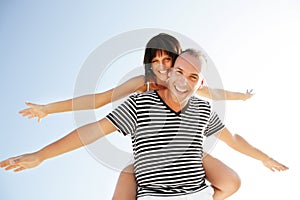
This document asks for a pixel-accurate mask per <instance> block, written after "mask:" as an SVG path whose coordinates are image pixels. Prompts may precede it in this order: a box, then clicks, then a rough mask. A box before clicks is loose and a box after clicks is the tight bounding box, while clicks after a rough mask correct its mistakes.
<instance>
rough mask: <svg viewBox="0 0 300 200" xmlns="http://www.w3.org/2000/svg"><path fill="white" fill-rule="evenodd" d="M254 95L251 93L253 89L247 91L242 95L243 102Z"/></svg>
mask: <svg viewBox="0 0 300 200" xmlns="http://www.w3.org/2000/svg"><path fill="white" fill-rule="evenodd" d="M254 94H255V93H254V92H253V89H249V90H248V89H247V91H246V93H244V96H243V100H244V101H245V100H247V99H250V98H251V97H252V96H253V95H254Z"/></svg>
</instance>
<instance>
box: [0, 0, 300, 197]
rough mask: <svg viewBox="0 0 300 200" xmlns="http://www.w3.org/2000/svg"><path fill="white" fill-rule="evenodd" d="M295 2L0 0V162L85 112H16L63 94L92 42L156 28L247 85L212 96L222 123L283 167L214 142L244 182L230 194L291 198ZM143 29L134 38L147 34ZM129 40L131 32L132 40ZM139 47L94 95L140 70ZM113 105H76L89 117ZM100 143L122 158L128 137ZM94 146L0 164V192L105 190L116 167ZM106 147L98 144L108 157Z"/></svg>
mask: <svg viewBox="0 0 300 200" xmlns="http://www.w3.org/2000/svg"><path fill="white" fill-rule="evenodd" d="M299 11H300V2H299V1H297V0H288V1H283V0H282V1H280V0H273V1H259V0H254V1H234V0H230V1H221V0H219V1H218V0H215V1H197V2H196V1H192V0H189V1H184V2H183V1H156V0H155V1H152V2H151V3H149V2H147V3H146V2H143V1H130V3H124V2H122V3H120V2H117V1H106V2H102V3H101V2H100V1H76V2H74V1H71V0H65V1H63V2H61V1H58V0H54V1H30V0H29V1H26V2H25V1H24V2H22V1H5V0H4V1H1V2H0V27H1V29H0V44H1V45H0V66H1V67H0V74H1V77H2V78H1V80H0V83H1V84H0V91H1V92H2V95H1V96H2V98H1V105H2V106H3V107H2V112H3V114H2V115H1V127H2V131H1V133H0V160H3V159H6V158H8V157H11V156H16V155H20V154H23V153H29V152H33V151H36V150H38V149H40V148H42V147H43V146H45V145H47V144H49V143H50V142H53V141H55V140H57V139H59V138H60V137H62V136H64V135H65V134H67V133H69V132H70V131H72V130H73V129H75V128H76V127H77V126H78V125H81V124H84V123H88V122H92V120H93V118H89V117H87V118H85V119H83V121H80V120H82V119H80V120H74V113H61V114H54V115H51V116H48V117H46V118H45V119H43V120H42V122H41V123H40V124H38V123H37V122H36V121H35V120H28V119H26V118H23V117H22V116H20V115H19V114H18V111H19V110H21V109H23V108H25V104H24V102H25V101H31V102H34V103H39V104H46V103H50V102H53V101H58V100H64V99H68V98H72V97H73V96H74V94H75V93H76V91H75V86H76V84H81V83H82V82H80V81H79V80H80V79H79V77H80V75H81V73H82V69H83V68H84V66H85V64H86V63H85V62H86V61H87V60H88V58H90V57H89V56H90V55H92V53H93V52H95V50H96V49H97V48H99V46H103V44H104V43H105V42H106V41H110V40H111V39H112V38H114V37H115V36H118V35H122V34H124V33H126V32H130V31H134V30H143V29H146V28H151V29H149V30H153V29H161V30H166V32H168V31H169V32H174V34H175V33H178V34H182V35H183V36H185V37H187V38H190V39H191V40H193V41H194V42H196V43H197V44H198V45H199V46H201V47H202V48H203V49H204V50H205V51H206V52H207V54H208V56H209V57H210V59H211V60H212V61H213V63H214V66H215V67H216V70H217V72H218V73H219V74H220V76H221V78H222V83H223V86H224V88H225V89H227V90H232V91H240V92H244V91H246V89H248V88H253V89H254V90H255V93H256V94H255V96H254V97H253V98H251V99H250V100H247V101H231V102H225V104H224V102H220V103H219V104H220V105H226V113H225V124H226V126H227V127H228V129H229V130H230V131H232V133H238V134H240V135H242V136H243V137H244V138H245V139H247V140H248V141H249V142H250V143H251V144H252V145H254V146H256V147H258V148H259V149H261V150H263V151H264V152H266V153H267V154H269V155H270V156H271V157H273V158H274V159H276V160H278V161H280V162H282V163H284V164H286V165H287V166H289V167H290V170H288V171H286V172H281V173H278V172H277V173H273V172H271V171H269V170H268V169H267V168H265V167H264V166H263V165H262V164H261V163H260V162H259V161H256V160H254V159H252V158H249V157H247V156H244V155H242V154H240V153H238V152H236V151H234V150H232V149H230V148H229V147H227V146H226V145H224V144H223V143H222V142H219V143H217V145H216V146H215V148H213V149H212V150H211V153H212V154H213V155H214V156H215V157H217V158H218V159H220V160H222V161H223V162H225V163H226V164H227V165H228V166H230V167H231V168H233V169H234V170H235V171H236V172H237V173H238V174H239V175H240V177H241V179H242V186H241V188H240V190H239V191H238V192H237V193H236V194H234V195H233V196H232V197H230V198H228V199H230V200H238V199H244V200H250V199H273V200H281V199H295V196H296V195H298V194H297V189H298V188H296V187H297V186H296V184H295V183H296V181H298V180H299V178H300V174H299V171H297V170H298V169H300V162H299V160H298V159H297V157H298V156H297V155H296V152H299V145H298V143H297V140H296V134H297V132H298V129H297V128H298V126H297V124H298V123H299V122H298V113H299V111H300V109H299V103H298V102H299V95H297V91H298V90H297V89H298V88H296V87H297V86H298V85H299V77H298V73H297V72H298V71H299V70H298V68H299V66H300V61H299V55H298V53H299V46H300V38H299V35H300V26H299V25H300V12H299ZM137 32H138V31H137ZM153 35H154V34H153ZM150 37H152V35H150V36H149V38H143V39H144V40H145V43H146V42H147V40H148V39H150ZM137 40H138V36H137V38H136V40H135V38H133V40H132V43H136V42H137ZM120 46H121V44H120ZM187 47H189V46H184V48H187ZM110 50H111V49H110ZM142 55H143V52H142V51H141V50H139V49H137V50H135V51H132V52H128V53H127V54H126V55H122V56H120V57H118V58H117V59H115V60H113V61H112V63H111V65H110V66H109V67H108V68H107V71H105V74H104V75H103V76H101V77H100V78H99V79H98V80H97V82H96V83H95V84H94V86H95V92H101V91H104V90H106V89H109V88H111V87H114V86H115V85H117V84H119V83H120V82H122V81H124V80H126V79H128V78H130V77H131V76H132V75H133V72H132V70H133V71H134V73H143V72H142V71H141V70H138V71H137V70H136V69H141V68H142V67H141V66H142ZM99 66H101V63H100V64H99ZM126 74H127V75H126ZM78 81H79V83H78ZM86 81H87V83H89V81H91V80H90V79H88V80H86ZM210 86H211V87H215V85H214V84H213V83H212V84H211V85H210ZM111 108H112V107H111V105H109V106H106V107H105V108H102V109H98V110H97V111H95V112H94V111H90V112H80V113H78V114H80V116H91V114H92V116H96V118H97V119H98V118H101V117H103V116H105V114H107V113H108V112H109V111H110V110H111ZM96 118H95V119H96ZM106 141H109V142H110V143H111V144H112V146H114V147H117V148H118V149H119V150H121V151H122V152H127V154H126V156H128V155H130V141H129V138H126V137H123V136H121V135H120V134H118V133H113V134H112V135H110V136H108V137H107V138H106ZM100 143H101V142H100ZM91 150H92V151H91ZM94 150H99V151H101V149H95V148H93V146H91V148H88V149H85V148H82V149H79V150H76V151H74V152H71V153H68V154H65V155H62V156H59V157H57V158H54V159H51V160H48V161H45V162H44V163H43V164H42V165H40V166H39V167H37V168H35V169H31V170H26V171H24V172H21V173H13V172H6V171H4V170H0V185H1V187H0V199H5V200H19V199H26V200H40V199H43V200H53V199H55V200H66V199H72V200H82V199H88V200H99V199H104V200H106V199H111V196H112V194H113V191H114V187H115V184H116V181H117V178H118V175H119V171H118V170H117V169H116V167H112V166H109V165H108V164H107V163H103V162H101V161H99V159H96V158H95V155H94V153H93V152H94ZM90 152H92V153H90ZM102 152H105V151H102ZM115 154H116V152H107V155H108V157H109V158H114V156H116V155H115ZM116 157H117V156H116ZM121 164H124V163H121Z"/></svg>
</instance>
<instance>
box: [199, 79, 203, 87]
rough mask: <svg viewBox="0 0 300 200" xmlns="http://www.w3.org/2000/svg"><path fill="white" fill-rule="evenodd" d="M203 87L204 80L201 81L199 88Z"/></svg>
mask: <svg viewBox="0 0 300 200" xmlns="http://www.w3.org/2000/svg"><path fill="white" fill-rule="evenodd" d="M203 85H204V79H202V80H201V83H200V86H199V88H202V87H203Z"/></svg>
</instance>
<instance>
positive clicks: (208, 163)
mask: <svg viewBox="0 0 300 200" xmlns="http://www.w3.org/2000/svg"><path fill="white" fill-rule="evenodd" d="M203 166H204V169H205V173H206V179H207V180H208V181H209V182H210V183H211V185H212V187H213V188H214V190H215V193H214V195H213V197H214V200H223V199H225V198H227V197H229V196H230V195H232V194H233V193H235V192H236V191H237V190H238V189H239V187H240V185H241V180H240V178H239V176H238V175H237V173H236V172H235V171H233V170H232V169H231V168H229V167H228V166H226V165H225V164H224V163H223V162H221V161H220V160H218V159H216V158H214V157H212V156H211V155H209V154H205V156H204V158H203Z"/></svg>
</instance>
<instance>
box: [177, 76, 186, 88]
mask: <svg viewBox="0 0 300 200" xmlns="http://www.w3.org/2000/svg"><path fill="white" fill-rule="evenodd" d="M178 83H180V85H182V86H185V85H187V80H186V78H185V77H184V76H180V77H179V79H178Z"/></svg>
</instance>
